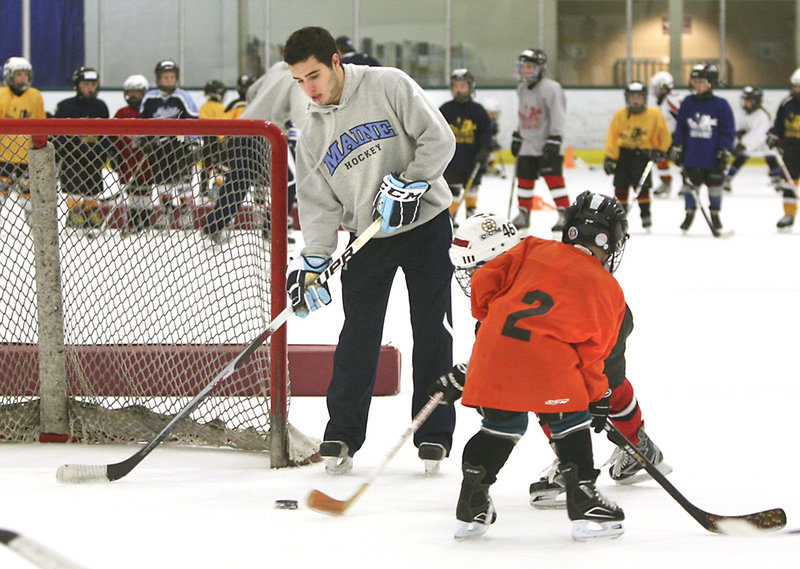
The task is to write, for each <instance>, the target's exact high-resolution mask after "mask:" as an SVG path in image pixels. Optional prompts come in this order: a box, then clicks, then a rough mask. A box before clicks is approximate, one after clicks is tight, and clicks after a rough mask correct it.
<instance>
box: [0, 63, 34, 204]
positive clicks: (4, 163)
mask: <svg viewBox="0 0 800 569" xmlns="http://www.w3.org/2000/svg"><path fill="white" fill-rule="evenodd" d="M3 81H4V82H5V86H4V87H0V118H4V119H43V118H45V112H44V100H43V99H42V94H41V93H40V92H39V90H38V89H34V88H33V87H31V82H32V81H33V67H32V66H31V64H30V62H29V61H28V60H26V59H24V58H22V57H11V58H9V59H8V60H7V61H6V62H5V65H3ZM30 147H31V138H30V137H29V136H23V135H12V136H0V203H2V202H3V201H5V199H6V198H7V197H8V192H9V190H11V189H14V190H16V191H18V192H19V194H20V197H21V199H22V204H23V206H24V208H25V211H26V213H30V209H31V205H30V190H29V189H28V148H30Z"/></svg>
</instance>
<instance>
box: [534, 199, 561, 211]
mask: <svg viewBox="0 0 800 569" xmlns="http://www.w3.org/2000/svg"><path fill="white" fill-rule="evenodd" d="M533 209H537V210H541V209H556V208H555V207H553V206H552V205H550V204H549V203H547V202H546V201H544V200H543V199H542V197H541V196H533Z"/></svg>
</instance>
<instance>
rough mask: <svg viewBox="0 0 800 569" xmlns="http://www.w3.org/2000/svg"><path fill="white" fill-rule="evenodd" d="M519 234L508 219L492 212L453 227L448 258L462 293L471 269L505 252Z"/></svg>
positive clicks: (467, 286)
mask: <svg viewBox="0 0 800 569" xmlns="http://www.w3.org/2000/svg"><path fill="white" fill-rule="evenodd" d="M522 239H523V237H522V235H521V234H520V233H519V231H518V230H517V228H516V227H515V226H514V224H513V223H511V222H510V221H509V220H508V219H506V218H504V217H502V216H499V215H495V214H492V213H478V214H476V215H473V216H472V217H470V218H469V219H467V220H466V221H465V222H464V223H462V224H461V226H460V227H459V228H458V229H457V230H456V232H455V235H453V242H452V243H451V244H450V261H451V262H452V263H453V267H454V268H455V278H456V281H457V282H458V284H459V285H460V286H461V289H462V290H463V291H464V294H466V295H467V296H469V295H470V281H471V280H472V273H474V272H475V269H477V268H478V267H480V266H481V265H483V264H484V263H487V262H489V261H491V260H492V259H494V258H495V257H497V256H498V255H500V254H502V253H505V252H506V251H508V250H509V249H511V248H512V247H514V246H515V245H516V244H517V243H519V242H520V241H522Z"/></svg>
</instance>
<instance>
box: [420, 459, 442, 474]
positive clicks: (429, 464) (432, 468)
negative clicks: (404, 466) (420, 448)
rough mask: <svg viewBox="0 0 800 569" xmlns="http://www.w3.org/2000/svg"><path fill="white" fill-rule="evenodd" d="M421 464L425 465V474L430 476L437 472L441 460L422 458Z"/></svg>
mask: <svg viewBox="0 0 800 569" xmlns="http://www.w3.org/2000/svg"><path fill="white" fill-rule="evenodd" d="M422 464H423V465H424V466H425V476H428V477H431V476H436V475H437V474H439V468H440V467H441V466H442V461H441V460H427V459H423V460H422Z"/></svg>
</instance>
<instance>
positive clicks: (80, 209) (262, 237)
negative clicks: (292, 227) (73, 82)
mask: <svg viewBox="0 0 800 569" xmlns="http://www.w3.org/2000/svg"><path fill="white" fill-rule="evenodd" d="M286 199H287V147H286V140H285V138H284V137H283V134H282V133H281V131H280V129H278V128H277V127H275V126H274V125H272V124H270V123H265V122H262V121H228V120H220V121H208V120H122V119H45V120H33V119H31V120H0V201H2V204H0V233H2V237H1V238H0V267H2V268H1V269H0V270H1V271H2V277H1V278H0V315H2V324H0V440H4V441H19V442H26V441H40V440H42V441H53V440H56V441H78V442H84V443H105V442H143V441H148V440H150V439H151V438H152V437H153V436H154V435H155V434H157V433H158V432H159V431H160V430H161V429H162V428H163V427H164V426H165V425H166V423H167V422H168V421H169V420H170V419H171V417H172V416H173V415H174V414H175V413H177V412H178V411H179V410H180V409H181V408H182V407H184V406H185V405H186V403H188V402H189V401H190V400H191V399H192V398H193V397H194V396H195V395H197V394H198V393H199V392H200V391H201V390H202V389H203V387H204V386H205V385H207V384H208V383H209V382H210V381H211V380H212V379H213V378H214V377H215V376H216V375H217V373H218V372H219V371H220V370H221V369H222V368H223V367H224V366H225V365H227V364H228V363H229V362H230V361H231V360H232V359H233V358H234V357H235V356H236V355H237V354H239V353H240V352H241V351H242V350H243V349H244V348H245V347H246V346H247V345H248V344H249V343H250V342H251V341H252V340H253V339H254V338H256V337H258V335H259V334H261V333H262V332H263V331H264V329H266V327H267V326H268V325H269V322H270V320H271V318H272V317H273V316H276V315H277V314H279V313H280V312H281V311H282V310H283V309H284V308H285V306H286V297H285V292H284V282H285V275H284V271H285V267H286V227H287V212H286V209H287V208H286ZM288 410H289V380H288V372H287V346H286V332H285V327H283V328H281V329H279V330H278V331H276V332H275V333H274V334H273V335H272V336H271V337H270V338H269V341H268V345H265V346H262V347H261V348H259V349H258V350H256V351H255V352H254V353H253V355H252V356H251V357H250V359H249V360H248V361H247V364H246V365H245V366H243V367H242V368H241V369H239V370H238V371H236V372H235V373H234V374H233V375H232V376H231V377H230V378H228V379H227V380H225V381H223V382H222V383H220V384H219V385H218V386H217V387H216V388H215V390H214V391H213V392H212V393H211V395H210V396H209V397H208V398H207V399H205V400H204V401H203V403H202V404H201V405H200V407H199V408H198V409H197V410H196V411H194V412H193V413H192V415H191V416H190V417H189V418H187V419H186V420H184V421H182V422H181V424H180V425H179V426H178V427H176V429H175V431H174V432H173V434H172V435H171V436H170V439H169V442H173V443H179V444H190V445H201V446H219V447H234V448H240V449H248V450H260V451H268V452H269V453H270V463H271V465H272V466H285V465H288V464H297V463H301V462H303V461H306V460H307V459H308V458H309V457H310V456H311V455H312V454H313V453H314V452H315V451H316V445H315V441H311V440H309V439H308V438H307V437H304V436H303V435H302V434H301V433H299V432H298V431H297V430H296V429H294V428H292V427H291V426H290V425H289V422H288Z"/></svg>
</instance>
